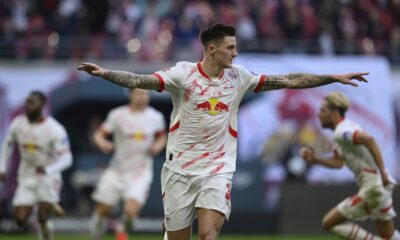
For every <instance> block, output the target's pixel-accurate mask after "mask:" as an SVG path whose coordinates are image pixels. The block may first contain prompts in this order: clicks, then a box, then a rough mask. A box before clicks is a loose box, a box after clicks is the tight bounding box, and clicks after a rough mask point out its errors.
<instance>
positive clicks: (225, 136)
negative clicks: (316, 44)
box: [78, 24, 366, 240]
mask: <svg viewBox="0 0 400 240" xmlns="http://www.w3.org/2000/svg"><path fill="white" fill-rule="evenodd" d="M200 39H201V42H202V43H203V45H204V58H203V60H201V61H199V62H197V63H192V62H178V63H177V64H176V66H174V67H172V68H170V69H166V70H163V71H159V72H156V73H154V74H153V75H140V74H135V73H130V72H123V71H113V70H108V69H104V68H101V67H99V66H97V65H95V64H91V63H83V64H81V65H80V66H79V67H78V69H79V70H83V71H86V72H88V73H90V74H92V75H95V76H100V77H103V78H105V79H107V80H109V81H111V82H113V83H116V84H119V85H121V86H125V87H129V88H143V89H152V90H158V91H163V90H167V91H168V92H170V94H171V96H172V102H173V105H174V108H173V111H172V114H171V126H170V129H169V135H168V144H167V152H166V161H165V163H164V167H163V170H162V173H161V185H162V195H163V203H164V214H165V219H164V221H165V227H166V230H167V232H168V239H170V240H179V239H182V240H187V239H190V238H191V234H192V222H193V220H194V219H195V218H196V216H197V218H198V227H199V228H198V229H199V232H198V234H199V239H202V240H203V239H216V238H217V236H218V234H219V231H220V230H221V228H222V225H223V224H224V218H226V219H228V218H229V215H230V212H231V205H230V203H231V199H230V192H231V187H232V175H233V172H234V171H235V168H236V145H237V141H236V140H237V139H236V138H237V132H236V119H237V111H238V107H239V103H240V101H241V99H242V98H243V96H244V94H245V93H246V92H251V91H253V92H256V93H257V92H261V91H267V90H275V89H281V88H311V87H317V86H321V85H325V84H330V83H334V82H340V83H343V84H351V85H356V84H355V83H353V82H351V81H350V80H351V79H356V80H359V81H366V80H365V79H364V77H363V75H365V74H366V73H350V74H344V75H314V74H288V75H263V74H258V75H256V74H253V73H251V72H250V71H248V70H246V69H244V68H243V67H241V66H237V65H233V64H232V62H233V60H234V58H235V57H236V56H237V51H236V38H235V28H234V27H231V26H225V25H222V24H217V25H214V26H210V27H209V28H208V29H205V30H203V31H202V32H201V33H200Z"/></svg>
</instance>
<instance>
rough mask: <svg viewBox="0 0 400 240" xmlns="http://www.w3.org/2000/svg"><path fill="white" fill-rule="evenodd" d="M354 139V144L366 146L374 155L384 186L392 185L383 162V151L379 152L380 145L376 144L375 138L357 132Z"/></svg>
mask: <svg viewBox="0 0 400 240" xmlns="http://www.w3.org/2000/svg"><path fill="white" fill-rule="evenodd" d="M353 139H354V144H362V145H364V146H365V147H366V148H367V149H368V150H369V152H370V153H371V154H372V156H373V158H374V161H375V163H376V165H377V166H378V168H379V171H380V172H381V176H382V181H383V184H384V185H387V184H390V183H391V182H390V180H389V176H388V174H387V173H386V170H385V165H384V163H383V160H382V154H381V151H380V150H379V147H378V144H377V143H376V141H375V139H374V137H372V136H371V135H369V134H367V133H365V132H361V131H357V132H356V133H354V137H353Z"/></svg>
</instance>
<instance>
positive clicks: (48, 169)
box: [0, 115, 72, 206]
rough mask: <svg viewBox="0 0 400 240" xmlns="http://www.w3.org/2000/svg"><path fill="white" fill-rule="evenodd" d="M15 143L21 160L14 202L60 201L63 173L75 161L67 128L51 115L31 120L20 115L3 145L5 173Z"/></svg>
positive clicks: (0, 161) (1, 160)
mask: <svg viewBox="0 0 400 240" xmlns="http://www.w3.org/2000/svg"><path fill="white" fill-rule="evenodd" d="M14 146H16V147H17V148H18V152H19V156H20V163H19V168H18V179H17V180H18V187H17V190H16V192H15V195H14V199H13V205H14V206H20V205H29V206H31V205H34V204H35V203H37V202H49V203H56V202H58V201H59V194H60V190H61V186H62V179H61V172H62V171H63V170H64V169H66V168H68V167H69V166H70V165H71V164H72V155H71V152H70V147H69V140H68V136H67V133H66V131H65V129H64V127H63V126H62V125H61V124H60V123H58V122H57V121H56V120H55V119H54V118H52V117H46V118H44V119H43V120H42V121H40V122H34V123H31V122H29V120H28V118H27V117H26V116H25V115H20V116H17V117H16V118H15V119H14V120H13V121H12V123H11V125H10V128H9V131H8V134H7V136H6V139H5V142H4V144H3V149H2V152H1V156H0V172H3V173H5V172H6V169H7V162H8V160H9V158H10V155H11V152H12V150H13V149H14ZM37 167H44V169H45V174H43V175H41V174H37V173H36V168H37Z"/></svg>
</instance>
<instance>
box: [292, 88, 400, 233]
mask: <svg viewBox="0 0 400 240" xmlns="http://www.w3.org/2000/svg"><path fill="white" fill-rule="evenodd" d="M348 108H349V101H348V99H347V98H346V97H345V96H344V95H343V94H341V93H339V92H332V93H330V94H329V95H327V96H326V97H325V98H324V99H323V101H322V103H321V107H320V110H319V115H318V117H319V120H320V122H321V125H322V127H323V128H329V129H332V130H333V131H334V135H333V140H334V153H333V157H332V158H330V159H321V158H318V157H316V156H315V155H314V151H313V149H312V148H310V147H309V148H302V149H301V150H300V154H301V156H302V157H303V158H304V159H305V160H307V161H308V162H310V163H313V164H321V165H323V166H326V167H329V168H342V167H343V166H344V165H346V166H348V167H349V168H350V170H351V171H352V172H353V173H354V175H355V178H356V181H357V184H358V186H359V191H358V193H357V194H356V195H354V196H351V197H348V198H346V199H345V200H343V201H342V202H341V203H339V204H338V205H337V206H336V207H335V208H333V209H332V210H330V211H329V212H328V213H327V214H326V215H325V217H324V219H323V220H322V226H323V227H324V229H326V230H327V231H330V232H332V233H334V234H336V235H338V236H341V237H343V238H346V239H354V240H358V239H360V240H363V239H375V240H378V239H396V240H400V234H399V232H398V231H396V230H395V229H394V225H393V218H394V217H395V216H396V213H395V211H394V209H393V203H392V192H393V185H394V180H393V178H391V177H390V176H389V175H388V174H387V172H386V170H385V167H384V164H383V160H382V157H381V153H380V151H379V148H378V145H377V144H376V142H375V140H374V138H373V137H372V136H370V135H368V133H366V132H365V131H363V130H362V129H361V127H360V126H359V125H358V124H357V123H355V122H352V121H351V120H348V119H345V114H346V111H347V109H348ZM365 219H371V220H373V221H374V222H375V224H376V227H377V230H378V233H379V235H380V237H378V236H374V235H373V234H372V233H369V232H367V231H366V230H364V229H362V228H361V227H360V226H359V225H358V224H355V223H350V222H346V220H354V221H360V220H365Z"/></svg>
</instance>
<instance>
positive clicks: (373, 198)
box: [334, 119, 396, 220]
mask: <svg viewBox="0 0 400 240" xmlns="http://www.w3.org/2000/svg"><path fill="white" fill-rule="evenodd" d="M361 131H362V129H361V127H360V126H359V125H358V124H356V123H354V122H352V121H350V120H347V119H344V120H343V121H341V122H340V123H339V124H338V125H337V126H336V128H335V131H334V144H335V151H336V152H337V153H338V155H339V156H340V157H341V158H342V159H344V162H345V164H346V165H347V166H348V167H349V168H350V170H351V171H352V172H353V173H354V175H355V178H356V181H357V184H358V185H359V187H360V189H359V191H358V193H357V194H356V195H354V196H352V197H349V198H347V199H345V200H344V201H342V202H341V203H339V205H338V209H339V211H340V212H341V213H342V214H343V215H344V216H345V217H346V218H348V219H351V220H365V219H367V218H371V219H372V220H389V219H392V218H394V217H395V216H396V213H395V211H394V209H393V206H392V189H387V188H385V187H384V186H383V184H382V178H381V173H380V171H379V168H378V166H377V165H376V163H375V161H374V157H373V156H372V154H371V153H370V151H369V150H368V149H367V147H366V146H364V145H361V144H356V142H355V141H356V136H357V134H358V133H359V132H361Z"/></svg>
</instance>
